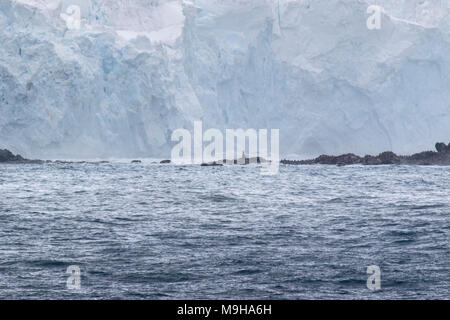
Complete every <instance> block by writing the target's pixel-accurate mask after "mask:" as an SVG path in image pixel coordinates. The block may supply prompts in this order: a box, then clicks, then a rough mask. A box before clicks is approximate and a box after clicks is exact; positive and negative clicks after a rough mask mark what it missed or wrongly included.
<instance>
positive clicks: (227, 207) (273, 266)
mask: <svg viewBox="0 0 450 320" xmlns="http://www.w3.org/2000/svg"><path fill="white" fill-rule="evenodd" d="M449 182H450V168H449V167H417V166H378V167H363V166H349V167H335V166H305V167H302V166H298V167H297V166H281V168H280V173H279V174H278V175H275V176H262V175H260V168H259V167H257V166H256V165H251V166H225V167H200V166H183V167H178V166H172V165H167V166H164V165H156V164H151V163H150V162H144V163H143V164H130V163H118V162H117V163H104V164H89V163H84V164H81V163H78V164H76V163H73V164H63V163H59V164H58V163H52V164H50V163H49V164H42V165H36V164H29V165H0V299H23V298H24V299H184V298H186V299H207V298H209V299H217V298H222V299H384V298H388V299H449V298H450V294H449V289H450V237H449V234H450V184H449ZM71 265H77V266H79V267H80V269H81V278H80V281H81V282H80V285H81V287H80V289H77V290H70V289H68V288H67V285H66V282H67V279H68V277H69V275H68V274H66V270H67V268H68V267H69V266H71ZM371 265H377V266H379V267H380V269H381V290H380V291H375V292H373V291H371V290H369V289H368V288H367V286H366V281H367V278H368V277H369V275H368V274H367V267H368V266H371Z"/></svg>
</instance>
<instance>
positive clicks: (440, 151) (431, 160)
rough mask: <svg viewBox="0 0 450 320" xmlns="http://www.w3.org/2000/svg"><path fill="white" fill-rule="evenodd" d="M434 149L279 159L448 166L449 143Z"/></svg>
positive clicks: (295, 162)
mask: <svg viewBox="0 0 450 320" xmlns="http://www.w3.org/2000/svg"><path fill="white" fill-rule="evenodd" d="M435 147H436V151H424V152H420V153H415V154H413V155H411V156H400V155H396V154H395V153H393V152H391V151H386V152H383V153H380V154H379V155H378V156H371V155H366V156H364V157H360V156H357V155H355V154H353V153H348V154H343V155H340V156H329V155H321V156H319V157H317V158H315V159H310V160H286V159H285V160H281V162H280V163H281V164H286V165H313V164H324V165H337V166H347V165H355V164H361V165H369V166H375V165H389V164H397V165H419V166H433V165H435V166H450V143H449V144H448V145H446V144H445V143H442V142H439V143H436V146H435Z"/></svg>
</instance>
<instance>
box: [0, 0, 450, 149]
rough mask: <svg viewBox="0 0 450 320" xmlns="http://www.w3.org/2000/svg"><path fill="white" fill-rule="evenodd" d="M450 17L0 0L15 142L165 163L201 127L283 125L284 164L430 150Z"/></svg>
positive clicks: (448, 95)
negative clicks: (293, 159)
mask: <svg viewBox="0 0 450 320" xmlns="http://www.w3.org/2000/svg"><path fill="white" fill-rule="evenodd" d="M371 5H377V6H380V7H381V8H382V14H381V20H380V23H381V24H380V28H379V29H375V30H369V28H368V27H367V23H366V22H367V19H368V18H369V16H370V13H368V11H367V9H368V7H369V6H371ZM74 6H76V7H77V8H79V9H80V12H79V14H80V24H79V28H73V27H70V24H69V23H68V16H70V15H71V14H73V11H71V10H73V7H74ZM449 13H450V0H429V1H425V0H372V1H371V0H191V1H186V0H184V1H181V0H172V1H171V0H115V1H110V0H0V148H8V149H10V150H12V151H14V152H19V153H22V154H23V155H24V156H27V157H39V158H55V157H58V158H64V157H67V158H85V157H138V156H142V157H144V156H158V157H163V156H167V155H169V152H170V148H171V143H170V136H171V132H172V131H173V130H175V129H177V128H181V127H186V128H190V127H191V126H192V123H193V121H195V120H202V121H203V124H204V126H205V127H214V128H219V129H225V128H255V129H263V128H267V129H272V128H274V129H280V143H281V152H282V153H283V154H284V155H291V154H296V155H299V156H313V155H318V154H320V153H329V154H331V153H344V152H355V153H359V154H361V155H363V154H365V153H372V154H373V153H377V152H379V151H384V150H393V151H394V152H397V153H412V152H415V151H420V150H424V149H429V148H431V146H432V145H433V144H434V143H435V142H436V141H440V140H442V141H446V142H448V141H449V140H450V85H449V83H450V81H449V80H450V79H449V78H450V77H449V75H450V55H449V54H448V53H449V52H450V17H449ZM69 18H70V17H69Z"/></svg>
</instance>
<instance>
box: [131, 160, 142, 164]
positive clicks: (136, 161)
mask: <svg viewBox="0 0 450 320" xmlns="http://www.w3.org/2000/svg"><path fill="white" fill-rule="evenodd" d="M131 163H142V161H141V160H133V161H131Z"/></svg>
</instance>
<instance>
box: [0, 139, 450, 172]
mask: <svg viewBox="0 0 450 320" xmlns="http://www.w3.org/2000/svg"><path fill="white" fill-rule="evenodd" d="M435 148H436V151H424V152H420V153H415V154H413V155H411V156H401V155H397V154H395V153H393V152H391V151H386V152H383V153H380V154H379V155H377V156H371V155H366V156H364V157H360V156H357V155H355V154H353V153H348V154H343V155H339V156H329V155H321V156H319V157H317V158H315V159H309V160H287V159H284V160H281V161H280V163H281V164H285V165H314V164H322V165H337V166H347V165H356V164H360V165H369V166H375V165H392V164H397V165H419V166H433V165H435V166H450V143H449V144H448V145H447V144H445V143H442V142H439V143H436V146H435ZM140 162H141V161H139V160H134V161H133V162H132V163H140ZM264 162H267V161H266V160H265V159H263V158H260V157H257V158H246V157H245V156H243V158H242V159H239V160H234V161H233V160H232V161H227V160H225V159H224V160H223V162H222V161H219V162H212V163H203V164H202V166H204V167H207V166H222V165H223V164H224V163H225V164H250V163H264ZM0 163H15V164H22V163H36V164H40V163H86V162H85V161H80V162H70V161H43V160H29V159H25V158H23V157H22V156H21V155H15V154H13V153H12V152H11V151H9V150H6V149H5V150H1V149H0ZM95 163H108V161H99V162H95ZM170 163H171V161H170V160H163V161H161V164H170Z"/></svg>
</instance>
